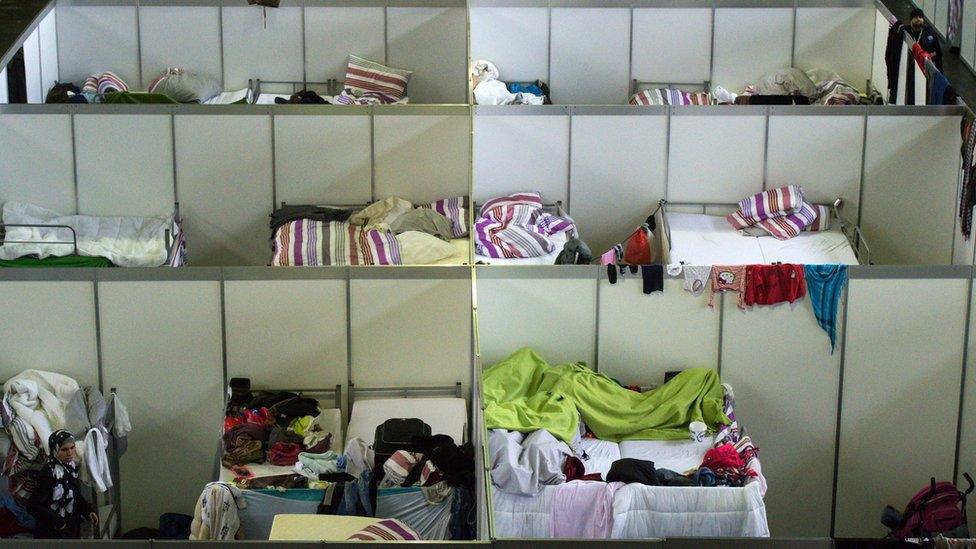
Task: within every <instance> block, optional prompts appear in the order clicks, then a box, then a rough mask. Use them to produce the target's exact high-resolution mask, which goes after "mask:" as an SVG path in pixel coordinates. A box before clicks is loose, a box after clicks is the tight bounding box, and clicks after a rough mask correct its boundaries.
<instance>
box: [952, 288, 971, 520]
mask: <svg viewBox="0 0 976 549" xmlns="http://www.w3.org/2000/svg"><path fill="white" fill-rule="evenodd" d="M974 302H976V295H971V296H970V305H969V307H970V309H969V334H968V335H969V340H968V341H967V342H966V371H965V377H964V379H963V383H962V413H961V414H960V415H959V449H958V453H957V455H958V462H957V464H956V478H955V479H954V480H955V481H956V482H957V483H958V486H959V487H960V488H962V489H963V490H965V489H966V487H967V486H968V483H967V482H966V480H965V478H964V477H963V476H962V474H963V473H969V475H970V476H971V477H973V478H974V479H976V329H973V322H974V319H973V314H972V312H973V303H974ZM974 518H976V517H974ZM974 525H976V521H974V520H973V518H970V519H969V527H970V528H973V526H974Z"/></svg>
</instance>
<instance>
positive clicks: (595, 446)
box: [579, 438, 623, 478]
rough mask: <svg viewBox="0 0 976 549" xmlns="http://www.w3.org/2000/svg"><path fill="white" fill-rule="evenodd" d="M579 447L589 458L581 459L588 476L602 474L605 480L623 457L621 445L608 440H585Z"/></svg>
mask: <svg viewBox="0 0 976 549" xmlns="http://www.w3.org/2000/svg"><path fill="white" fill-rule="evenodd" d="M579 447H580V449H581V450H583V451H584V452H586V455H587V456H588V458H589V459H582V458H581V461H582V462H583V467H584V469H585V472H586V474H587V475H589V474H591V473H600V475H601V476H603V478H606V477H607V473H608V472H610V466H611V465H613V462H615V461H617V460H618V459H620V458H621V457H623V456H621V455H620V451H621V450H620V445H619V444H617V443H616V442H610V441H608V440H600V439H596V438H584V439H583V440H581V441H580V444H579Z"/></svg>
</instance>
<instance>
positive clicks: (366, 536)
mask: <svg viewBox="0 0 976 549" xmlns="http://www.w3.org/2000/svg"><path fill="white" fill-rule="evenodd" d="M346 539H347V540H355V541H401V540H420V534H418V533H417V532H414V531H413V530H412V529H410V527H409V526H407V525H406V524H404V523H402V522H400V521H399V520H396V519H383V520H381V521H379V522H375V523H373V524H370V525H369V526H367V527H366V528H363V529H362V530H360V531H358V532H356V533H355V534H353V535H351V536H349V537H348V538H346Z"/></svg>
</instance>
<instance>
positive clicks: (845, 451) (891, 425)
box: [834, 279, 969, 538]
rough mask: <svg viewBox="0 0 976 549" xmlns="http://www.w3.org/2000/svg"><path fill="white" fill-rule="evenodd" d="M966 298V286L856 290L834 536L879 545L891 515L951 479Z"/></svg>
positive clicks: (870, 284) (861, 285) (923, 283)
mask: <svg viewBox="0 0 976 549" xmlns="http://www.w3.org/2000/svg"><path fill="white" fill-rule="evenodd" d="M968 291H969V281H967V280H965V279H948V280H941V279H927V280H905V279H890V280H883V279H882V280H858V279H854V280H852V281H851V285H850V290H849V294H848V301H849V303H848V313H847V314H848V317H847V330H846V334H847V336H846V343H845V344H846V351H845V358H846V362H845V365H844V380H843V393H842V394H843V396H842V398H843V402H842V409H841V421H840V457H839V461H838V477H837V493H836V502H835V505H836V516H835V529H834V534H835V535H836V536H838V537H869V538H873V537H880V536H881V535H883V534H884V532H885V528H884V527H883V526H882V525H881V524H880V523H879V522H878V516H879V513H880V512H881V511H880V510H881V509H883V508H884V506H885V505H888V504H892V505H895V506H899V505H901V504H903V502H906V501H908V500H909V499H910V498H911V497H912V496H913V495H914V494H915V492H916V491H917V490H918V489H919V488H920V487H922V486H925V485H926V484H927V483H928V480H929V477H931V476H935V477H937V478H939V479H945V478H951V477H952V473H953V466H954V460H955V445H956V429H957V425H956V418H957V415H958V411H959V380H960V379H961V375H962V363H963V357H964V348H965V346H966V342H965V332H966V314H967V306H968V302H969V294H968ZM922 296H924V299H921V297H922ZM922 388H924V390H922ZM922 441H924V444H920V442H922ZM868 486H869V487H871V489H869V490H866V489H865V487H868Z"/></svg>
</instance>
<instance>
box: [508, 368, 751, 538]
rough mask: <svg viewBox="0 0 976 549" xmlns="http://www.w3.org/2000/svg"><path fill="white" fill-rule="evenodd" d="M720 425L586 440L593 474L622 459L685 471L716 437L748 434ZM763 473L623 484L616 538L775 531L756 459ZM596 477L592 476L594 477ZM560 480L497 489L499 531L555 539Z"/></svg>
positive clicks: (617, 497)
mask: <svg viewBox="0 0 976 549" xmlns="http://www.w3.org/2000/svg"><path fill="white" fill-rule="evenodd" d="M723 387H724V389H725V394H726V408H727V410H728V411H731V407H732V402H733V399H732V392H731V388H730V387H729V386H728V385H725V386H723ZM732 431H733V430H723V431H720V433H719V434H718V435H715V436H710V437H706V438H705V439H703V440H702V441H701V442H695V441H692V440H690V439H689V440H680V441H624V442H621V443H619V444H618V443H614V442H609V441H603V440H597V439H583V440H582V441H581V442H580V449H581V450H582V451H583V452H585V456H584V457H588V459H584V461H583V463H584V466H585V468H586V473H588V474H589V473H595V472H598V473H601V474H602V475H604V476H605V475H606V472H607V471H609V469H610V466H611V464H612V463H613V462H614V461H616V460H617V459H621V458H636V459H643V460H650V461H653V462H654V465H655V467H657V468H664V469H671V470H673V471H686V470H689V469H694V468H697V467H698V466H699V464H700V463H701V461H702V457H703V456H704V455H705V452H706V451H707V450H708V449H709V448H711V447H712V446H713V445H714V444H715V442H716V441H717V440H723V441H724V440H728V437H729V436H740V435H742V436H744V431H742V430H741V429H739V432H738V433H736V434H735V435H732ZM750 466H751V467H752V468H753V469H755V470H756V471H757V472H758V476H757V477H754V478H753V479H752V480H751V481H750V482H748V483H747V484H746V485H745V486H743V487H738V488H731V487H714V488H703V487H674V486H647V485H643V484H626V485H622V486H621V487H620V488H619V489H618V490H617V491H616V493H614V495H613V511H612V519H611V520H612V527H611V535H610V537H611V538H613V539H647V538H663V537H768V536H769V527H768V524H767V521H766V508H765V503H764V502H763V495H764V494H765V479H764V478H763V477H762V472H761V467H760V464H759V460H758V458H754V459H753V460H752V461H751V462H750ZM587 482H593V481H587ZM559 489H560V488H559V485H551V486H543V487H542V490H541V491H540V492H539V494H538V495H536V496H524V495H516V494H511V493H506V492H502V491H500V490H498V489H493V490H492V498H491V499H492V520H493V522H494V527H495V535H496V536H497V537H499V538H550V537H552V535H551V531H550V521H551V520H552V518H553V513H552V502H553V495H554V494H555V492H556V491H557V490H559Z"/></svg>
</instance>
